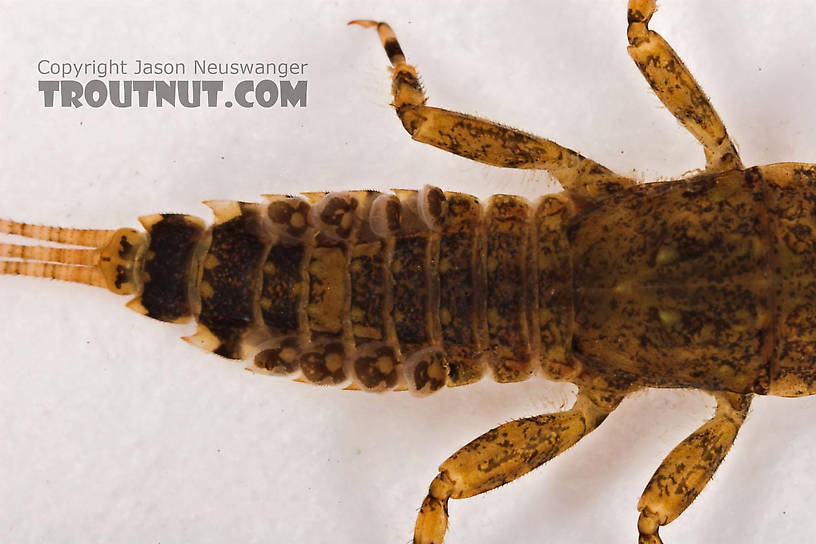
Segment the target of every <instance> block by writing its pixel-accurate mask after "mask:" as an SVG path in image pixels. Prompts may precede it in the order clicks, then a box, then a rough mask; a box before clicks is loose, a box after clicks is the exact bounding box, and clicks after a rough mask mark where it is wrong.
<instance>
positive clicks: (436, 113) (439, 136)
mask: <svg viewBox="0 0 816 544" xmlns="http://www.w3.org/2000/svg"><path fill="white" fill-rule="evenodd" d="M351 23H353V24H358V25H361V26H364V27H376V28H377V33H378V34H379V36H380V41H381V42H382V44H383V47H384V48H385V52H386V54H387V55H388V60H389V61H390V62H391V65H392V67H393V68H392V81H393V83H392V91H393V95H394V101H393V103H392V104H393V106H394V109H395V110H396V112H397V115H398V116H399V118H400V120H401V121H402V124H403V126H404V127H405V130H407V131H408V133H409V134H411V136H412V137H413V139H414V140H416V141H418V142H422V143H425V144H429V145H432V146H434V147H438V148H440V149H442V150H445V151H448V152H450V153H454V154H456V155H460V156H462V157H466V158H468V159H472V160H475V161H479V162H482V163H485V164H489V165H491V166H502V167H505V168H528V169H540V170H546V171H547V172H549V173H550V174H551V175H552V176H553V177H555V178H556V179H557V180H558V181H559V182H560V183H561V184H562V185H563V186H564V188H565V189H566V190H568V191H570V192H571V193H573V194H574V195H575V196H577V197H578V198H581V199H583V200H595V199H597V198H602V197H604V196H608V195H609V194H611V193H613V192H615V191H618V190H620V189H621V188H623V187H627V186H630V185H634V183H635V182H634V180H631V179H629V178H625V177H623V176H618V175H616V174H614V173H613V172H611V171H610V170H609V169H607V168H606V167H604V166H602V165H600V164H598V163H597V162H595V161H592V160H590V159H587V158H586V157H583V156H581V155H580V154H579V153H576V152H575V151H572V150H571V149H567V148H565V147H563V146H560V145H558V144H556V143H555V142H552V141H550V140H545V139H544V138H538V137H536V136H532V135H530V134H527V133H525V132H522V131H519V130H516V129H512V128H509V127H505V126H503V125H501V124H499V123H495V122H492V121H487V120H485V119H479V118H476V117H472V116H469V115H465V114H462V113H457V112H454V111H450V110H443V109H440V108H432V107H429V106H426V105H425V102H426V100H427V99H426V97H425V93H424V91H423V89H422V85H420V83H419V76H418V75H417V72H416V69H415V68H414V67H413V66H411V65H410V64H407V63H406V62H405V55H404V54H403V52H402V49H401V48H400V45H399V43H398V42H397V38H396V36H395V35H394V32H393V30H391V27H390V26H388V25H387V24H386V23H378V22H376V21H368V20H361V21H351Z"/></svg>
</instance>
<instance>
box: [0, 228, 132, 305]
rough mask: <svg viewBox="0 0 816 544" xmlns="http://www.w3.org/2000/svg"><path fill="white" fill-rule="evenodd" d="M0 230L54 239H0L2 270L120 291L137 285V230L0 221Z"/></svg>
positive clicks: (8, 272)
mask: <svg viewBox="0 0 816 544" xmlns="http://www.w3.org/2000/svg"><path fill="white" fill-rule="evenodd" d="M0 234H8V235H13V236H20V237H23V238H29V239H33V240H43V241H46V242H52V243H53V244H52V245H20V244H10V243H0V274H9V275H17V276H33V277H38V278H48V279H55V280H62V281H70V282H74V283H82V284H85V285H92V286H94V287H103V288H107V289H109V290H111V291H112V292H114V293H117V294H120V295H127V294H132V293H134V292H136V291H138V289H139V285H140V279H139V278H138V277H137V276H138V274H137V270H138V267H137V262H138V261H139V259H140V258H141V255H142V253H143V250H144V246H145V236H144V234H142V233H139V232H138V231H136V230H133V229H119V230H93V229H69V228H62V227H51V226H43V225H30V224H27V223H18V222H16V221H10V220H7V219H0ZM65 246H69V247H65ZM70 246H73V247H70Z"/></svg>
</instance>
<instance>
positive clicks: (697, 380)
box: [0, 0, 816, 544]
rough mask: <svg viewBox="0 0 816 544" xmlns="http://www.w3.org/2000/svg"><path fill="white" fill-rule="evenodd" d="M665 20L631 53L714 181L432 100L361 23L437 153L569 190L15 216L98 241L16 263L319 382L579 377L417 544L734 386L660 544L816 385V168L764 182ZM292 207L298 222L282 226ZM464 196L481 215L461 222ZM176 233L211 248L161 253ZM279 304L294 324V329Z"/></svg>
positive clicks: (643, 531) (397, 99)
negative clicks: (461, 505) (672, 395)
mask: <svg viewBox="0 0 816 544" xmlns="http://www.w3.org/2000/svg"><path fill="white" fill-rule="evenodd" d="M653 11H654V2H651V1H649V0H632V1H631V2H630V9H629V32H628V38H629V43H630V54H631V55H632V57H633V58H634V59H635V61H636V63H637V64H638V67H639V68H640V69H641V71H642V72H643V73H644V75H645V76H646V78H647V80H648V81H649V83H650V84H651V85H652V87H653V89H654V90H655V91H656V92H657V94H658V96H659V97H660V99H661V100H662V101H663V103H664V104H665V105H666V106H667V107H668V108H669V110H670V111H671V112H672V113H673V114H674V115H675V116H676V117H677V119H678V120H680V122H681V123H682V124H683V125H684V126H685V127H686V128H687V129H689V131H690V132H691V133H692V134H693V135H694V136H695V137H696V138H697V139H698V140H699V141H700V143H701V144H703V147H704V149H705V153H706V169H705V170H704V171H702V172H701V173H700V174H699V175H697V176H695V177H692V178H689V179H682V180H676V181H667V182H659V183H653V184H637V183H636V182H635V181H634V180H633V179H631V178H627V177H624V176H619V175H616V174H614V173H612V172H611V171H610V170H608V169H606V168H604V167H602V166H601V165H599V164H597V163H595V162H594V161H591V160H589V159H587V158H585V157H583V156H581V155H580V154H578V153H575V152H573V151H571V150H569V149H566V148H563V147H561V146H559V145H558V144H555V143H554V142H551V141H549V140H545V139H543V138H538V137H535V136H532V135H529V134H526V133H523V132H520V131H517V130H514V129H510V128H507V127H504V126H501V125H497V124H495V123H491V122H489V121H486V120H483V119H478V118H474V117H470V116H467V115H463V114H458V113H456V112H451V111H448V110H442V109H439V108H433V107H429V106H427V105H426V104H425V102H426V98H425V95H424V91H423V89H422V87H421V85H420V84H419V78H418V75H417V73H416V70H415V69H414V68H413V67H412V66H410V65H408V64H407V63H406V61H405V57H404V55H403V54H402V51H401V49H400V48H399V45H398V44H397V43H396V37H395V36H394V34H393V32H392V31H391V29H390V27H388V25H385V24H384V23H376V22H373V21H356V22H357V23H359V24H362V25H363V26H376V27H377V29H378V31H379V33H380V37H381V39H382V41H383V44H384V46H385V49H386V52H387V54H388V56H389V59H390V60H391V63H392V65H393V67H394V106H395V108H396V111H397V113H398V115H399V117H400V119H401V121H402V124H403V126H404V127H405V129H406V130H407V131H408V132H409V133H410V134H411V136H412V137H413V138H414V139H415V140H417V141H420V142H423V143H427V144H430V145H434V146H436V147H439V148H442V149H445V150H447V151H451V152H453V153H456V154H459V155H462V156H464V157H467V158H471V159H474V160H478V161H481V162H485V163H488V164H491V165H495V166H502V167H510V168H529V169H540V170H545V171H548V172H549V173H550V174H552V175H553V176H555V177H556V178H557V179H558V181H559V182H560V183H561V184H562V186H563V188H564V191H563V192H561V193H558V194H555V195H549V196H546V197H543V198H542V199H541V200H538V201H535V202H527V201H525V200H524V199H520V198H517V197H512V196H508V195H495V196H494V197H493V198H492V199H491V200H490V201H489V202H488V203H487V204H483V205H481V204H478V203H476V202H475V199H472V197H469V196H468V195H465V194H461V193H446V194H444V195H442V191H440V190H437V189H433V188H426V189H424V190H423V191H422V192H420V193H416V192H413V191H397V192H396V195H392V196H387V195H381V194H379V193H372V192H365V191H356V192H353V193H338V194H330V195H324V194H309V195H305V196H306V199H305V200H303V199H300V198H299V197H294V198H291V197H286V196H283V195H273V196H271V197H268V199H267V201H266V202H263V203H260V204H255V203H244V202H233V201H219V202H213V203H210V205H211V207H212V208H213V210H214V211H215V215H216V221H215V224H214V226H213V227H211V228H206V227H205V226H204V224H203V222H202V221H200V220H197V219H196V218H192V217H189V216H177V215H164V216H158V215H157V216H148V217H145V218H143V219H142V222H143V225H144V226H145V228H146V230H147V233H144V234H143V233H138V232H136V231H134V230H132V229H122V230H120V231H78V230H75V229H58V228H44V227H33V226H31V225H24V224H20V223H14V222H9V221H3V222H2V223H0V225H2V229H1V230H2V231H3V232H8V233H12V234H21V235H24V236H28V237H31V238H41V239H46V240H50V241H56V242H62V243H71V244H74V245H82V246H84V247H86V248H88V249H82V250H76V249H59V250H56V249H51V248H39V247H38V248H33V249H30V248H28V246H26V247H23V246H10V245H3V246H2V250H0V251H1V252H0V257H3V259H0V272H2V273H11V274H23V275H33V276H44V277H51V278H59V279H65V280H70V281H77V282H81V283H87V284H91V285H96V286H107V287H109V288H110V289H111V290H113V291H114V292H117V293H122V294H135V295H136V298H135V299H134V300H133V301H132V302H131V303H130V307H131V308H133V309H135V310H137V311H140V312H141V313H145V314H147V315H150V316H151V317H155V318H157V319H161V320H164V321H170V322H179V321H183V320H185V319H189V318H191V317H192V318H196V319H197V320H198V322H199V328H198V331H197V333H196V334H194V335H192V336H191V337H188V338H187V339H188V340H190V341H191V342H192V343H194V344H197V345H199V346H201V347H204V348H205V349H207V350H210V351H213V352H215V353H217V354H219V355H222V356H225V357H229V358H240V357H244V356H247V355H249V356H250V358H251V360H252V363H251V366H253V367H254V370H256V371H258V372H266V373H272V374H287V375H290V374H293V373H295V372H301V373H302V374H301V376H300V379H301V380H302V381H309V382H312V383H316V384H334V385H337V384H341V383H342V384H348V383H349V382H351V388H359V389H366V390H370V391H383V390H390V389H401V388H407V389H410V390H412V391H414V392H416V393H418V394H426V393H431V392H433V391H436V390H438V389H440V388H441V387H442V386H444V385H465V384H468V383H472V382H474V381H476V380H478V379H479V378H480V377H481V375H482V373H483V372H484V371H485V370H486V369H489V371H490V373H491V374H492V376H493V377H494V378H496V379H497V380H498V381H500V382H511V381H521V380H524V379H527V378H529V377H530V376H531V375H532V374H534V373H540V374H542V375H543V376H544V377H547V378H550V379H553V380H560V381H569V382H572V383H574V384H576V385H577V386H578V388H579V394H578V400H577V401H576V403H575V405H574V406H573V407H572V408H571V409H569V410H566V411H564V412H560V413H557V414H545V415H541V416H537V417H532V418H526V419H523V420H517V421H512V422H509V423H506V424H504V425H501V426H499V427H497V428H496V429H493V430H491V431H489V432H488V433H485V434H484V435H482V436H481V437H479V438H477V439H476V440H474V441H472V442H471V443H470V444H468V445H466V446H465V447H463V448H462V449H460V450H459V451H458V452H456V453H455V454H454V455H453V456H452V457H450V458H449V459H448V460H447V461H445V462H444V463H443V464H442V466H441V467H440V470H439V474H438V476H437V477H436V478H435V479H434V480H433V482H432V484H431V486H430V489H429V492H428V494H427V496H426V498H425V501H424V502H423V506H422V508H421V510H420V514H419V517H418V520H417V524H416V532H415V535H414V538H415V542H417V543H437V544H438V543H439V542H441V539H442V537H443V536H444V534H445V531H446V529H447V504H448V500H449V499H451V498H453V499H457V498H465V497H469V496H473V495H476V494H479V493H482V492H485V491H488V490H490V489H493V488H495V487H497V486H499V485H502V484H504V483H506V482H509V481H512V480H513V479H515V478H517V477H519V476H521V475H523V474H524V473H526V472H528V471H530V470H532V469H533V468H535V467H537V466H539V465H540V464H542V463H544V462H546V461H547V460H549V459H551V458H552V457H553V456H555V455H557V454H559V453H561V452H563V451H564V450H566V449H567V448H569V447H570V446H572V445H573V444H574V443H576V442H577V441H578V440H580V439H581V438H582V437H583V436H585V435H586V434H587V433H589V432H590V431H592V430H593V429H594V428H596V427H597V426H598V425H600V424H601V423H602V422H603V421H604V419H605V418H606V416H607V415H608V414H609V413H610V412H611V411H612V410H614V409H615V408H616V407H617V406H618V404H619V403H620V402H621V400H622V399H623V398H624V397H625V396H626V395H628V394H630V393H631V392H633V391H637V390H639V389H641V388H644V387H678V388H696V389H700V390H703V391H706V392H710V393H711V394H712V395H713V396H714V397H715V398H716V400H717V410H716V412H715V415H714V417H713V418H712V419H711V421H709V422H708V423H706V424H705V425H703V426H702V427H701V428H700V429H698V430H697V431H696V432H695V433H693V434H692V435H691V436H689V438H687V439H686V440H685V441H683V442H682V443H681V444H680V445H679V446H678V447H677V448H676V449H675V450H674V451H673V452H672V453H671V454H670V455H669V456H668V457H667V458H666V460H665V461H664V463H663V465H661V467H660V468H659V469H658V471H657V473H656V474H655V476H654V477H653V479H652V481H651V482H650V483H649V485H648V486H647V488H646V491H645V492H644V495H643V498H642V499H641V503H640V504H639V507H638V509H639V510H640V515H641V517H640V522H639V524H638V529H639V533H640V539H641V540H640V541H641V542H642V543H647V544H648V543H656V542H659V541H660V540H659V537H658V536H657V530H658V527H659V526H661V525H666V524H667V523H670V522H671V521H672V520H673V519H674V518H676V517H677V516H678V515H679V514H680V513H681V512H682V511H683V510H684V509H685V508H686V507H687V506H688V505H689V504H690V503H691V502H692V501H693V500H694V498H695V497H696V496H697V493H699V491H700V490H701V489H702V488H703V487H704V486H705V485H706V483H707V482H708V479H709V478H710V477H711V475H712V474H713V473H714V471H715V470H716V469H717V466H718V465H719V463H720V462H721V461H722V459H723V457H724V456H725V454H726V453H727V451H728V449H729V448H730V446H731V443H732V442H733V440H734V438H735V437H736V434H737V431H738V430H739V428H740V426H741V424H742V422H743V420H744V418H745V415H746V413H747V410H748V407H749V405H750V401H751V398H752V397H753V395H755V394H770V395H780V396H802V395H808V394H812V393H813V392H814V381H815V380H816V372H814V360H816V349H814V345H815V344H814V341H816V333H814V332H813V331H814V330H816V327H814V324H815V323H816V312H814V311H812V310H811V304H810V300H812V298H813V296H812V295H813V294H814V288H815V287H816V280H815V279H814V273H813V270H814V267H813V264H814V262H813V261H814V259H813V257H812V255H813V249H814V243H813V242H814V236H813V228H814V225H813V222H812V220H811V218H812V217H813V216H814V206H813V201H814V200H816V198H815V196H816V187H815V186H814V185H815V184H814V167H813V166H811V165H804V164H793V163H784V164H776V165H768V166H760V167H755V168H748V169H745V168H743V165H742V163H741V160H740V159H739V156H738V153H737V149H736V146H735V145H734V143H733V142H732V141H731V139H730V137H729V136H728V135H727V133H726V131H725V128H724V126H723V125H722V123H721V121H720V120H719V117H718V116H717V114H716V112H714V110H713V108H712V107H711V105H710V104H709V103H708V101H707V99H706V97H705V95H704V94H703V93H702V91H701V90H700V89H699V87H698V86H697V85H696V82H695V81H694V80H693V78H692V77H691V76H690V74H689V73H688V72H687V71H686V70H685V67H684V66H683V65H682V63H681V62H680V61H679V59H678V58H677V57H676V55H675V54H674V52H673V51H672V50H671V48H670V47H669V46H668V44H666V43H665V41H663V40H662V38H660V36H659V35H658V34H656V33H655V32H653V31H651V30H649V29H648V22H649V19H650V17H651V15H652V13H653ZM440 195H442V196H444V198H442V196H440ZM380 197H384V198H386V199H389V198H390V202H391V203H393V202H394V201H398V207H399V210H400V215H401V216H402V220H403V221H402V222H401V223H393V224H392V222H391V220H390V219H391V218H390V217H389V216H388V214H387V213H383V212H378V213H373V212H372V211H371V210H372V209H373V202H374V200H376V199H377V198H380ZM426 197H427V198H426ZM423 199H424V200H423ZM284 201H285V202H287V204H286V206H290V207H291V208H292V209H290V210H289V211H288V212H287V213H283V214H280V213H278V212H281V209H280V208H279V207H277V208H276V206H277V204H279V203H281V202H284ZM423 206H425V208H424V209H423ZM457 206H458V207H461V210H460V212H463V213H461V215H457V214H451V213H450V211H451V209H456V208H457ZM300 207H304V209H303V210H300V211H298V210H299V208H300ZM296 212H297V213H296ZM324 212H325V213H324ZM298 214H300V215H298ZM307 215H308V220H307V219H306V216H307ZM168 223H172V224H173V225H175V226H183V227H184V228H185V229H188V230H189V231H190V236H189V237H187V238H186V239H184V240H182V238H184V237H179V238H177V239H176V238H174V242H173V243H176V242H179V241H180V240H181V241H183V242H184V243H182V244H180V245H179V246H167V245H165V246H161V247H159V246H158V245H155V244H156V240H158V239H159V238H161V237H160V236H159V235H158V230H160V229H161V228H164V227H167V226H168ZM287 228H288V229H290V230H291V229H295V230H297V231H298V232H296V233H293V232H284V230H285V229H287ZM282 229H284V230H282ZM300 229H302V230H300ZM165 242H166V239H165ZM182 246H183V251H181V250H179V248H180V247H182ZM292 248H294V251H290V250H292ZM182 254H183V255H182ZM181 257H183V258H181ZM454 257H455V258H454ZM167 263H172V266H164V265H165V264H167ZM170 268H172V270H170V271H169V272H168V270H169V269H170ZM177 272H178V274H176V273H177ZM165 273H167V274H166V275H167V277H171V276H172V277H173V278H174V280H173V282H172V285H170V284H168V283H163V282H164V280H163V279H162V275H163V274H165ZM157 286H158V287H160V289H158V290H157V289H156V288H157ZM157 293H158V294H157ZM168 293H170V295H168ZM282 301H285V302H286V304H283V303H282ZM454 308H456V309H457V310H456V311H454ZM267 314H269V315H272V314H274V315H276V316H277V317H280V316H281V315H285V317H286V319H285V320H277V321H276V319H277V318H275V317H273V319H272V321H273V322H274V324H270V321H269V320H268V315H267ZM667 482H668V483H667Z"/></svg>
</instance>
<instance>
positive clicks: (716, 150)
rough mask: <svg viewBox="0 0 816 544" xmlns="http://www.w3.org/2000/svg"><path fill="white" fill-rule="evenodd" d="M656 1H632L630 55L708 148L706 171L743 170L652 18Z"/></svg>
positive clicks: (722, 129) (710, 108)
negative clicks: (651, 24) (654, 25)
mask: <svg viewBox="0 0 816 544" xmlns="http://www.w3.org/2000/svg"><path fill="white" fill-rule="evenodd" d="M655 9H656V3H655V0H629V10H628V20H629V28H628V31H627V36H628V38H629V44H630V45H629V49H628V50H629V55H630V56H631V57H632V60H634V61H635V64H637V66H638V68H640V71H641V72H642V73H643V76H644V77H645V78H646V81H648V82H649V85H651V87H652V90H654V92H655V94H657V97H658V98H659V99H660V101H661V102H663V104H664V105H665V106H666V107H667V108H668V109H669V111H670V112H671V113H672V115H674V116H675V117H676V118H677V120H678V121H680V123H682V125H683V126H684V127H686V129H687V130H688V131H689V132H691V135H692V136H694V137H695V138H696V139H697V141H699V142H700V143H701V144H702V145H703V148H704V150H705V156H706V170H707V171H710V172H720V171H726V170H732V169H741V168H742V161H741V160H740V158H739V154H738V153H737V148H736V146H735V145H734V142H733V141H732V140H731V137H730V136H729V135H728V132H727V131H726V130H725V125H723V122H722V120H720V117H719V115H717V112H716V111H715V110H714V107H713V106H712V105H711V102H709V100H708V97H706V95H705V93H704V92H703V90H702V89H701V88H700V85H699V84H698V83H697V82H696V81H695V80H694V77H693V76H692V75H691V72H689V71H688V68H686V66H685V65H684V64H683V61H682V60H680V57H678V56H677V53H675V52H674V50H673V49H672V48H671V46H669V44H668V43H667V42H666V40H664V39H663V37H662V36H660V34H658V33H657V32H655V31H654V30H649V26H648V25H649V20H650V19H651V18H652V15H654V12H655Z"/></svg>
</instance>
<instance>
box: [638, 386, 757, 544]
mask: <svg viewBox="0 0 816 544" xmlns="http://www.w3.org/2000/svg"><path fill="white" fill-rule="evenodd" d="M714 396H715V397H716V399H717V411H716V412H715V414H714V417H712V418H711V419H710V420H709V421H707V422H706V423H704V424H703V425H702V426H701V427H700V428H699V429H697V430H696V431H694V432H693V433H691V434H690V435H689V436H688V437H687V438H686V439H685V440H683V441H682V442H681V443H680V444H678V445H677V447H676V448H674V449H673V450H672V451H671V453H669V455H667V456H666V458H665V459H664V460H663V463H661V465H660V468H658V469H657V472H655V473H654V476H652V479H651V480H650V481H649V484H648V485H647V486H646V489H645V490H644V491H643V495H642V496H641V498H640V502H639V503H638V510H639V511H640V519H638V532H639V533H640V538H639V540H638V542H639V544H661V543H662V540H660V536H659V535H658V529H659V528H660V526H662V525H668V524H669V523H671V522H672V521H674V519H675V518H677V516H679V515H680V514H682V513H683V511H685V509H686V508H688V506H689V505H690V504H691V503H692V502H693V501H694V499H696V498H697V495H699V494H700V491H702V490H703V488H704V487H705V486H706V484H708V482H709V481H710V480H711V477H712V476H713V475H714V472H716V470H717V468H718V467H719V466H720V463H722V461H723V459H724V458H725V455H726V454H727V453H728V450H729V449H731V445H732V444H733V443H734V439H735V438H736V437H737V432H738V431H739V429H740V427H741V426H742V422H743V421H744V420H745V415H746V414H747V413H748V407H749V406H750V404H751V398H752V397H751V395H737V394H734V393H716V394H715V395H714Z"/></svg>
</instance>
